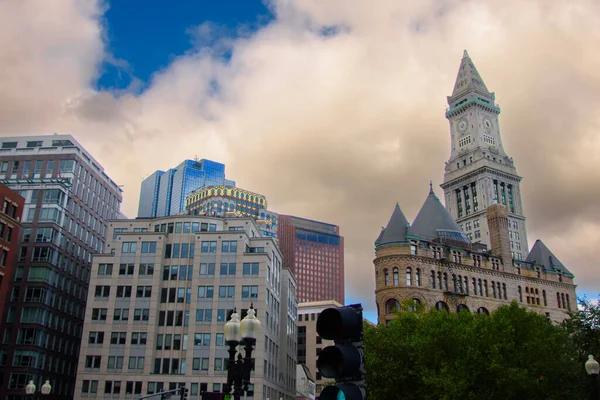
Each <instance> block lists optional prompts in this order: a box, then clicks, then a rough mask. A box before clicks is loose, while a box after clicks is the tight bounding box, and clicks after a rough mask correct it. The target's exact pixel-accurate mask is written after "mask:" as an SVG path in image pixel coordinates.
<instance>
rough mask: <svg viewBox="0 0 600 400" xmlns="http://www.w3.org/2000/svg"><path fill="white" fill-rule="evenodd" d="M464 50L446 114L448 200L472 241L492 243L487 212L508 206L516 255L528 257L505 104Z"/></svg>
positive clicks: (445, 191) (517, 176)
mask: <svg viewBox="0 0 600 400" xmlns="http://www.w3.org/2000/svg"><path fill="white" fill-rule="evenodd" d="M495 100H496V96H495V94H494V93H492V92H490V91H489V90H488V89H487V87H486V85H485V83H484V82H483V79H481V76H480V75H479V72H477V69H476V68H475V65H474V64H473V61H472V60H471V58H470V57H469V54H468V53H467V52H466V50H465V52H464V55H463V58H462V60H461V62H460V67H459V70H458V75H457V77H456V83H455V84H454V90H453V92H452V95H451V96H449V97H448V106H449V108H448V109H447V111H446V118H447V119H448V122H449V123H450V136H451V151H450V159H449V160H448V162H446V168H445V173H444V183H443V184H442V185H441V186H442V188H443V189H444V197H445V204H446V207H447V208H448V211H449V212H450V214H451V215H452V217H454V219H455V220H456V221H457V223H458V224H459V225H460V226H461V227H462V228H463V231H464V232H465V234H466V235H467V236H468V237H469V239H471V240H472V241H473V242H481V243H484V244H488V245H489V244H490V231H489V229H488V226H487V220H486V217H485V212H486V209H487V207H488V206H490V205H492V204H502V205H504V206H506V209H507V211H508V216H509V219H510V226H509V245H510V248H511V252H512V254H513V258H516V259H519V260H524V259H526V258H527V251H528V250H529V247H528V245H527V231H526V227H525V214H524V211H523V202H522V201H521V189H520V182H521V179H522V178H521V177H520V176H519V175H518V174H517V170H516V168H515V164H514V161H513V159H512V157H509V156H508V155H507V154H506V152H505V151H504V146H503V145H502V137H501V135H500V122H499V119H498V115H499V114H500V107H499V106H498V104H496V103H495Z"/></svg>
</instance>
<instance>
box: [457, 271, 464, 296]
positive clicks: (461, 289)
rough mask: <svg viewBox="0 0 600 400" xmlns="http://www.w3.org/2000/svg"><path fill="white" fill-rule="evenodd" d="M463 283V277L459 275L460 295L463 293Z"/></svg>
mask: <svg viewBox="0 0 600 400" xmlns="http://www.w3.org/2000/svg"><path fill="white" fill-rule="evenodd" d="M462 283H463V280H462V275H459V276H458V291H459V292H460V293H463V285H462Z"/></svg>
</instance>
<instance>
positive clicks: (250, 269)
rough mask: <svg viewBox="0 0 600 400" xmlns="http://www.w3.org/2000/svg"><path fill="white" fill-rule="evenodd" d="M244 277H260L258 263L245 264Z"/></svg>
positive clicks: (243, 267) (243, 268)
mask: <svg viewBox="0 0 600 400" xmlns="http://www.w3.org/2000/svg"><path fill="white" fill-rule="evenodd" d="M242 274H243V275H258V263H244V264H243V266H242Z"/></svg>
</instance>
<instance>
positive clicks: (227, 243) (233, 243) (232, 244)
mask: <svg viewBox="0 0 600 400" xmlns="http://www.w3.org/2000/svg"><path fill="white" fill-rule="evenodd" d="M221 252H222V253H237V240H223V242H221Z"/></svg>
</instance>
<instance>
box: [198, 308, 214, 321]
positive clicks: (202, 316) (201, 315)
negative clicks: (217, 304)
mask: <svg viewBox="0 0 600 400" xmlns="http://www.w3.org/2000/svg"><path fill="white" fill-rule="evenodd" d="M211 321H212V309H210V308H206V309H201V308H198V309H196V322H211Z"/></svg>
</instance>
